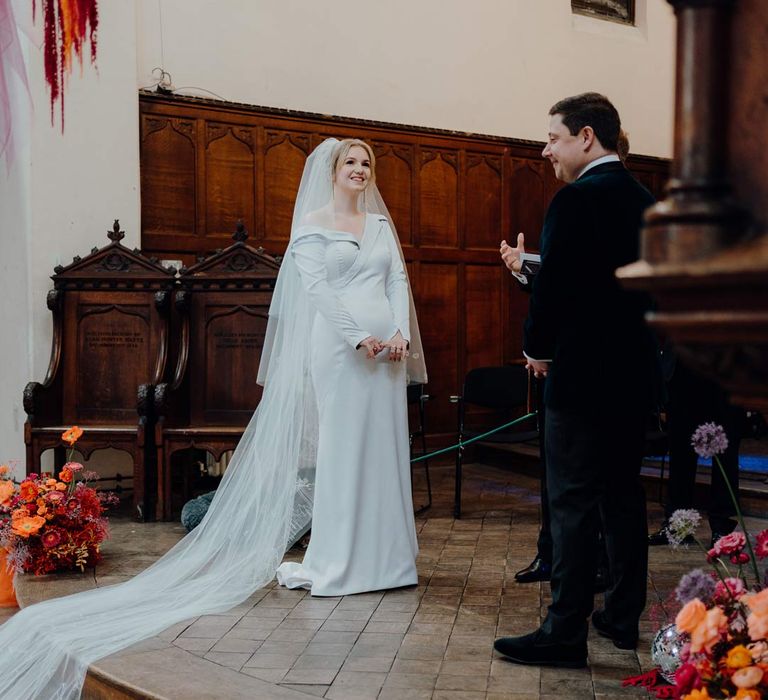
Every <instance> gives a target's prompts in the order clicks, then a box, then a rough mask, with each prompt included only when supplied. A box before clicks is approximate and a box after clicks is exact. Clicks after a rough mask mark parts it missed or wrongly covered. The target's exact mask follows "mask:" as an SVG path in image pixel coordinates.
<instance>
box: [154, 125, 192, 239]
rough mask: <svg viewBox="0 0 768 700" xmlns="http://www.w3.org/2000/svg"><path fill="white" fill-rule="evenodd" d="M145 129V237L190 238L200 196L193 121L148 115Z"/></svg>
mask: <svg viewBox="0 0 768 700" xmlns="http://www.w3.org/2000/svg"><path fill="white" fill-rule="evenodd" d="M142 128H143V134H142V139H141V166H142V167H141V225H142V235H143V236H145V237H146V236H149V237H150V238H151V237H153V235H155V236H160V237H162V240H163V241H164V242H171V241H172V240H173V239H174V238H176V237H189V236H190V235H192V234H194V231H195V205H196V194H197V192H196V189H195V141H194V131H193V122H192V120H181V119H172V118H163V117H154V116H148V115H144V117H143V119H142ZM155 240H156V239H155ZM153 243H154V241H153ZM158 247H159V246H158Z"/></svg>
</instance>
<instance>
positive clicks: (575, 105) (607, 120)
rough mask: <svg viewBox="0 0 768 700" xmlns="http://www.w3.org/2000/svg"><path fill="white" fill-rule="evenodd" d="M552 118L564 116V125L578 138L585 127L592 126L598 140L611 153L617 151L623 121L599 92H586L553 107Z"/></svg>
mask: <svg viewBox="0 0 768 700" xmlns="http://www.w3.org/2000/svg"><path fill="white" fill-rule="evenodd" d="M549 114H550V116H554V115H555V114H560V115H562V119H563V124H565V126H566V127H567V128H568V131H570V132H571V135H572V136H576V134H578V133H579V132H580V131H581V130H582V129H583V128H584V127H585V126H591V127H592V130H593V131H594V132H595V136H597V140H598V141H599V142H600V144H601V145H602V146H603V148H605V149H607V150H609V151H615V150H617V146H618V142H619V133H621V119H620V118H619V113H618V112H617V111H616V107H614V106H613V105H612V104H611V101H610V100H609V99H608V98H607V97H606V96H605V95H601V94H600V93H598V92H585V93H582V94H581V95H574V96H573V97H566V98H565V99H564V100H560V101H559V102H558V103H557V104H554V105H553V106H552V109H550V110H549Z"/></svg>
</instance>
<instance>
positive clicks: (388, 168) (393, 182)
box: [373, 140, 413, 246]
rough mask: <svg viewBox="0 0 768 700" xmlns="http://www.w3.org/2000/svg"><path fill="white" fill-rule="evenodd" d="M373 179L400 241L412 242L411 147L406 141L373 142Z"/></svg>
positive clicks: (405, 243)
mask: <svg viewBox="0 0 768 700" xmlns="http://www.w3.org/2000/svg"><path fill="white" fill-rule="evenodd" d="M373 148H374V153H375V155H376V182H377V184H378V187H379V190H380V191H381V196H382V198H383V199H384V202H385V204H386V205H387V209H389V213H390V215H391V216H392V220H393V221H394V222H395V227H396V228H397V235H398V236H399V238H400V244H401V245H404V246H408V245H411V244H412V243H413V236H412V231H413V228H412V222H411V213H412V211H413V148H412V147H411V146H408V145H406V144H397V143H392V142H385V141H378V140H375V141H373Z"/></svg>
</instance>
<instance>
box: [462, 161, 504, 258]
mask: <svg viewBox="0 0 768 700" xmlns="http://www.w3.org/2000/svg"><path fill="white" fill-rule="evenodd" d="M465 192H466V196H465V201H466V206H465V209H464V230H465V232H466V233H465V243H464V245H465V247H466V248H489V249H492V250H497V249H498V247H499V241H500V240H501V238H503V235H502V232H501V231H500V224H501V222H502V210H501V206H502V205H501V203H502V159H501V156H498V155H489V154H482V153H472V152H468V153H467V176H466V182H465Z"/></svg>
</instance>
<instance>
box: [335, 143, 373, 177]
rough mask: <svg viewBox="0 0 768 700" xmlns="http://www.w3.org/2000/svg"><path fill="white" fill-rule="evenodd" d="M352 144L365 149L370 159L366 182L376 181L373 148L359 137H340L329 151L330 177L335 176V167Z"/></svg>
mask: <svg viewBox="0 0 768 700" xmlns="http://www.w3.org/2000/svg"><path fill="white" fill-rule="evenodd" d="M352 146H360V148H363V149H365V152H366V153H367V154H368V160H370V161H371V177H370V180H369V181H368V183H369V184H372V183H374V182H376V156H374V155H373V149H372V148H371V147H370V146H369V145H368V144H367V143H366V142H365V141H361V140H360V139H342V140H341V141H339V142H338V143H337V144H336V145H335V146H334V147H333V151H332V152H331V177H332V178H335V177H336V168H337V167H338V165H339V162H340V161H343V160H344V159H345V158H346V157H347V154H348V153H349V151H350V149H351V148H352Z"/></svg>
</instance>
